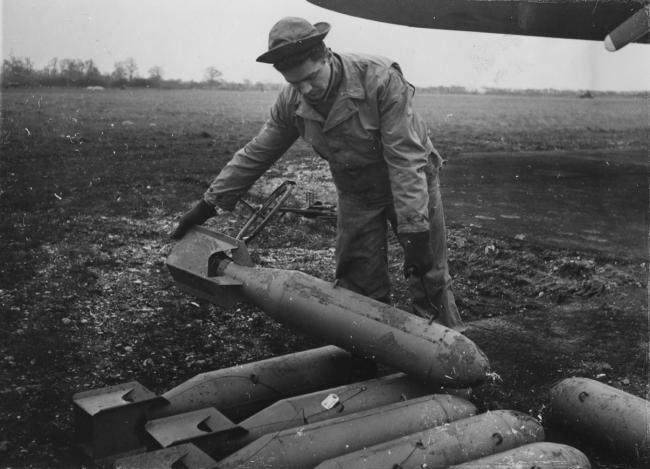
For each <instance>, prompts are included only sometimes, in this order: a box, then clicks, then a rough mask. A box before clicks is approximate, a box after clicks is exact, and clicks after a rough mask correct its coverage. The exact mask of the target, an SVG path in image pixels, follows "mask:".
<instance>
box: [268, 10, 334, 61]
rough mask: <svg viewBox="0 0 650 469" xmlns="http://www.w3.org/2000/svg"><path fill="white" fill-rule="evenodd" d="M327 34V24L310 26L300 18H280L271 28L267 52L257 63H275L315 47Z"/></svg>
mask: <svg viewBox="0 0 650 469" xmlns="http://www.w3.org/2000/svg"><path fill="white" fill-rule="evenodd" d="M329 32H330V25H329V24H328V23H316V24H314V25H312V24H311V23H309V21H307V20H304V19H302V18H294V17H287V18H282V19H281V20H280V21H278V22H277V23H275V25H273V27H272V28H271V32H270V33H269V50H268V51H266V52H264V53H263V54H262V55H260V56H259V57H258V58H257V61H258V62H264V63H267V64H274V63H277V62H279V61H280V60H282V59H284V58H285V57H288V56H290V55H294V54H297V53H299V52H302V51H305V50H307V49H309V48H311V47H313V46H315V45H316V44H318V43H319V42H320V41H322V40H323V38H324V37H325V36H327V33H329Z"/></svg>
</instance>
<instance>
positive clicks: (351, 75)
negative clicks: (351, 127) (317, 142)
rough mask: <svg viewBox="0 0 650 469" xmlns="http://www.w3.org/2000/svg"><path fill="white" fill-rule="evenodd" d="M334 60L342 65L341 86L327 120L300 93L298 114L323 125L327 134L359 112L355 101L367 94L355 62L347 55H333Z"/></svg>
mask: <svg viewBox="0 0 650 469" xmlns="http://www.w3.org/2000/svg"><path fill="white" fill-rule="evenodd" d="M332 55H333V56H334V57H333V60H339V61H340V63H341V73H342V75H343V76H342V78H341V84H340V85H339V89H338V93H337V97H336V100H335V101H334V104H333V105H332V109H331V110H330V112H329V114H328V115H327V119H325V118H323V116H322V115H321V114H320V113H318V112H317V111H316V110H315V109H314V108H313V107H312V106H311V105H310V104H309V103H308V102H307V101H306V100H305V99H304V98H303V97H302V96H301V95H300V94H299V93H297V95H298V100H299V102H298V108H297V109H296V114H297V115H298V116H300V117H302V118H303V119H308V120H312V121H316V122H320V123H321V124H323V132H327V131H328V130H330V129H331V128H333V127H336V126H337V125H338V124H340V123H341V122H343V121H345V120H346V119H348V118H349V117H350V116H351V115H353V114H354V113H356V112H358V109H359V108H358V105H357V103H356V102H355V100H363V99H365V97H366V92H365V89H364V87H363V83H362V82H361V77H360V74H359V72H358V70H357V67H355V65H354V63H353V61H352V60H351V59H350V58H348V57H346V56H345V55H339V54H335V53H332Z"/></svg>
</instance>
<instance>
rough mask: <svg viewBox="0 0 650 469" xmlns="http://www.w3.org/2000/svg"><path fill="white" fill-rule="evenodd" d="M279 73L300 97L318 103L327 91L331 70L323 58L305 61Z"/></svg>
mask: <svg viewBox="0 0 650 469" xmlns="http://www.w3.org/2000/svg"><path fill="white" fill-rule="evenodd" d="M280 73H282V76H284V79H285V80H287V82H289V83H290V84H292V85H293V86H294V87H295V88H296V89H297V90H298V92H299V93H300V94H301V95H303V96H305V97H306V98H307V99H308V100H310V101H318V100H319V99H321V98H322V97H323V95H324V94H325V92H326V91H327V85H328V84H329V81H330V74H331V70H330V66H329V64H328V63H327V60H326V59H324V58H323V59H320V60H317V61H314V60H312V59H307V60H306V61H305V62H303V63H302V64H300V65H297V66H296V67H293V68H290V69H288V70H283V71H281V72H280Z"/></svg>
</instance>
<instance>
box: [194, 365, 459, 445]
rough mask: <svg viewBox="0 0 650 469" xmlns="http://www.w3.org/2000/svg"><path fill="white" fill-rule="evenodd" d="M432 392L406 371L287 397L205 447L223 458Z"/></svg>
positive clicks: (454, 393)
mask: <svg viewBox="0 0 650 469" xmlns="http://www.w3.org/2000/svg"><path fill="white" fill-rule="evenodd" d="M436 392H439V393H446V392H449V393H450V394H453V395H455V396H457V397H461V398H465V399H469V397H470V395H471V390H470V389H452V390H444V389H440V390H437V391H436ZM431 393H432V390H431V388H429V387H427V386H424V385H423V384H421V383H418V382H416V381H413V380H412V379H411V378H409V377H408V376H407V375H405V374H404V373H395V374H392V375H389V376H384V377H381V378H377V379H370V380H366V381H360V382H358V383H352V384H346V385H343V386H338V387H336V388H330V389H323V390H321V391H316V392H312V393H309V394H303V395H300V396H293V397H288V398H286V399H282V400H279V401H278V402H276V403H274V404H271V405H270V406H269V407H266V408H264V409H262V410H261V411H259V412H258V413H256V414H255V415H252V416H250V417H249V418H247V419H246V420H243V421H241V422H239V426H240V427H241V428H243V429H244V430H246V432H245V433H244V434H235V433H230V434H228V435H227V438H215V441H214V444H210V442H207V441H206V442H205V443H204V444H203V446H202V447H203V448H205V449H206V451H209V452H210V455H211V456H212V457H215V458H222V457H225V456H227V455H228V454H231V453H233V452H234V451H236V450H238V449H240V448H242V447H244V446H246V445H247V444H249V443H251V442H253V441H255V440H256V439H257V438H260V437H261V436H263V435H265V434H268V433H272V432H277V431H282V430H285V429H288V428H294V427H299V426H301V425H305V424H308V423H315V422H321V421H323V420H328V419H332V418H338V417H343V416H345V415H349V414H353V413H356V412H361V411H364V410H368V409H373V408H375V407H381V406H385V405H388V404H394V403H396V402H401V401H405V400H408V399H414V398H417V397H421V396H425V395H427V394H431Z"/></svg>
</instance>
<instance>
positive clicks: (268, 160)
mask: <svg viewBox="0 0 650 469" xmlns="http://www.w3.org/2000/svg"><path fill="white" fill-rule="evenodd" d="M297 138H298V131H297V130H296V128H295V126H294V125H293V122H292V115H291V109H290V106H289V98H288V95H287V93H285V92H282V93H280V95H279V96H278V99H277V100H276V102H275V104H274V105H273V107H272V108H271V116H270V117H269V119H268V120H267V121H266V122H265V123H264V126H263V127H262V129H261V130H260V131H259V133H258V134H257V136H256V137H255V138H253V139H252V140H251V141H250V142H248V143H247V144H246V145H245V146H244V148H242V149H240V150H238V151H237V152H236V153H235V154H234V156H233V157H232V159H231V160H230V161H229V162H228V164H226V166H224V167H223V169H222V170H221V172H220V173H219V174H218V175H217V177H216V178H215V179H214V181H212V184H210V187H209V188H208V190H207V191H206V192H205V194H204V195H203V200H205V201H206V202H208V203H209V204H211V205H214V206H217V207H220V208H222V209H224V210H232V209H233V208H234V207H235V205H236V203H237V201H238V200H239V199H240V197H241V196H242V195H243V194H245V193H246V191H248V189H249V188H250V187H251V186H252V185H253V184H254V183H255V181H257V179H258V178H259V177H260V176H261V175H262V174H264V172H265V171H266V170H267V169H269V167H271V165H273V163H275V161H277V160H278V158H280V157H281V156H282V155H283V154H284V152H285V151H287V150H288V149H289V147H290V146H291V145H292V144H293V143H294V142H295V141H296V139H297Z"/></svg>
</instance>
